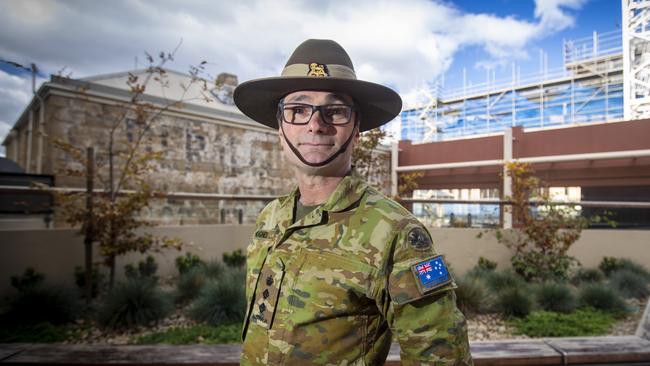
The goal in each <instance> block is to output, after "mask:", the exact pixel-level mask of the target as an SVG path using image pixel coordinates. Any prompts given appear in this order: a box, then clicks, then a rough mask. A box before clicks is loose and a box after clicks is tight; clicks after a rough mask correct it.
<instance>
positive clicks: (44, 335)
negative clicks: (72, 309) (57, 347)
mask: <svg viewBox="0 0 650 366" xmlns="http://www.w3.org/2000/svg"><path fill="white" fill-rule="evenodd" d="M69 333H70V332H69V330H68V328H67V327H66V326H61V325H53V324H52V323H49V322H43V323H38V324H33V325H25V324H19V325H16V326H13V327H0V343H55V342H63V341H67V340H69V339H70V334H69Z"/></svg>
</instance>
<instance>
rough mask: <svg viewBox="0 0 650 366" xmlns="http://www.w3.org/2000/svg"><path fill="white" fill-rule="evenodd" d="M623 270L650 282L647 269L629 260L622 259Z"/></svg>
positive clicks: (649, 273)
mask: <svg viewBox="0 0 650 366" xmlns="http://www.w3.org/2000/svg"><path fill="white" fill-rule="evenodd" d="M620 269H621V270H626V271H630V272H633V273H636V274H638V275H639V276H641V277H643V278H645V279H646V281H650V272H648V270H647V269H645V267H643V266H642V265H640V264H638V263H635V262H633V261H631V260H629V259H621V268H620Z"/></svg>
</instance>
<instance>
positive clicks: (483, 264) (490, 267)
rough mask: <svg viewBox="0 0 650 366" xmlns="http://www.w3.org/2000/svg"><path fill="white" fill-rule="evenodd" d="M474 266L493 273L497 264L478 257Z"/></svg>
mask: <svg viewBox="0 0 650 366" xmlns="http://www.w3.org/2000/svg"><path fill="white" fill-rule="evenodd" d="M476 266H477V267H478V268H480V269H483V270H486V271H494V270H495V269H496V268H497V262H493V261H491V260H489V259H487V258H485V257H479V258H478V264H477V265H476Z"/></svg>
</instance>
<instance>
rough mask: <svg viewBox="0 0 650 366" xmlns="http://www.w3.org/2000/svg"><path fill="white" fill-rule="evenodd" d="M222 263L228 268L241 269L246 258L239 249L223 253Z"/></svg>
mask: <svg viewBox="0 0 650 366" xmlns="http://www.w3.org/2000/svg"><path fill="white" fill-rule="evenodd" d="M223 262H224V263H225V264H226V265H227V266H228V267H243V266H244V265H246V256H245V255H244V253H243V252H242V250H241V249H237V250H233V251H232V252H230V253H223Z"/></svg>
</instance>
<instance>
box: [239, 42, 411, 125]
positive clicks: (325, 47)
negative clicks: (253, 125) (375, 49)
mask: <svg viewBox="0 0 650 366" xmlns="http://www.w3.org/2000/svg"><path fill="white" fill-rule="evenodd" d="M299 90H318V91H328V92H333V93H343V94H348V95H350V96H351V97H352V98H353V99H354V101H355V105H356V108H358V110H359V111H360V113H361V124H360V127H359V128H360V131H361V132H363V131H367V130H370V129H373V128H376V127H379V126H381V125H383V124H385V123H387V122H389V121H390V120H392V119H393V118H395V117H396V116H397V115H398V114H399V112H400V111H401V109H402V99H401V98H400V96H399V95H398V94H397V93H396V92H395V91H394V90H392V89H390V88H388V87H385V86H383V85H380V84H375V83H371V82H368V81H363V80H358V79H357V76H356V73H355V71H354V66H353V65H352V60H350V56H348V54H347V52H346V51H345V50H344V49H343V47H341V45H339V44H338V43H336V42H334V41H332V40H323V39H309V40H307V41H305V42H303V43H302V44H300V45H299V46H298V47H297V48H296V50H295V51H294V52H293V54H292V55H291V57H289V60H288V61H287V63H286V65H285V67H284V70H282V73H281V75H280V76H279V77H269V78H262V79H254V80H249V81H246V82H244V83H242V84H240V85H239V86H238V87H237V88H236V89H235V92H234V100H235V104H236V105H237V107H238V108H239V109H240V110H241V111H242V112H243V113H244V114H245V115H247V116H248V117H250V118H252V119H253V120H254V121H256V122H259V123H261V124H263V125H266V126H268V127H271V128H275V129H277V128H278V119H277V112H278V103H279V102H280V99H282V98H283V97H284V96H286V95H287V94H290V93H293V92H295V91H299Z"/></svg>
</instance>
